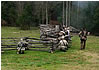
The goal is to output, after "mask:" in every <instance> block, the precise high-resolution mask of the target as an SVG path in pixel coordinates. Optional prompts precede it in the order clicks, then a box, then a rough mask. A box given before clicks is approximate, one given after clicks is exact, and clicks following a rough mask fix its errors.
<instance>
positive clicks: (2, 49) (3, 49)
mask: <svg viewBox="0 0 99 70" xmlns="http://www.w3.org/2000/svg"><path fill="white" fill-rule="evenodd" d="M9 50H17V49H1V51H9Z"/></svg>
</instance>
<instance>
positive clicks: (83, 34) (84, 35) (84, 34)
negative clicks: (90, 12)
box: [79, 28, 88, 50]
mask: <svg viewBox="0 0 99 70" xmlns="http://www.w3.org/2000/svg"><path fill="white" fill-rule="evenodd" d="M87 35H88V32H87V31H86V28H83V29H82V30H81V31H80V33H79V37H80V41H81V47H80V49H81V50H83V49H85V46H86V40H87Z"/></svg>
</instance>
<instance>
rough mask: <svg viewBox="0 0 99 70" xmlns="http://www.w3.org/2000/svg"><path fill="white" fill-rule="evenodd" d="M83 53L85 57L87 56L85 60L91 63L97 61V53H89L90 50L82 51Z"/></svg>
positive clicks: (98, 61) (98, 57)
mask: <svg viewBox="0 0 99 70" xmlns="http://www.w3.org/2000/svg"><path fill="white" fill-rule="evenodd" d="M83 55H85V56H86V57H87V58H88V57H91V58H89V59H88V60H87V61H88V62H91V63H99V60H98V59H99V54H97V53H91V52H83Z"/></svg>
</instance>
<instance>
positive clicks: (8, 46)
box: [1, 46, 17, 48]
mask: <svg viewBox="0 0 99 70" xmlns="http://www.w3.org/2000/svg"><path fill="white" fill-rule="evenodd" d="M1 48H17V47H15V46H14V47H13V46H10V47H9V46H7V47H1Z"/></svg>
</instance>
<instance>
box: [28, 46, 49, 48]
mask: <svg viewBox="0 0 99 70" xmlns="http://www.w3.org/2000/svg"><path fill="white" fill-rule="evenodd" d="M29 48H48V47H38V46H37V47H29Z"/></svg>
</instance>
